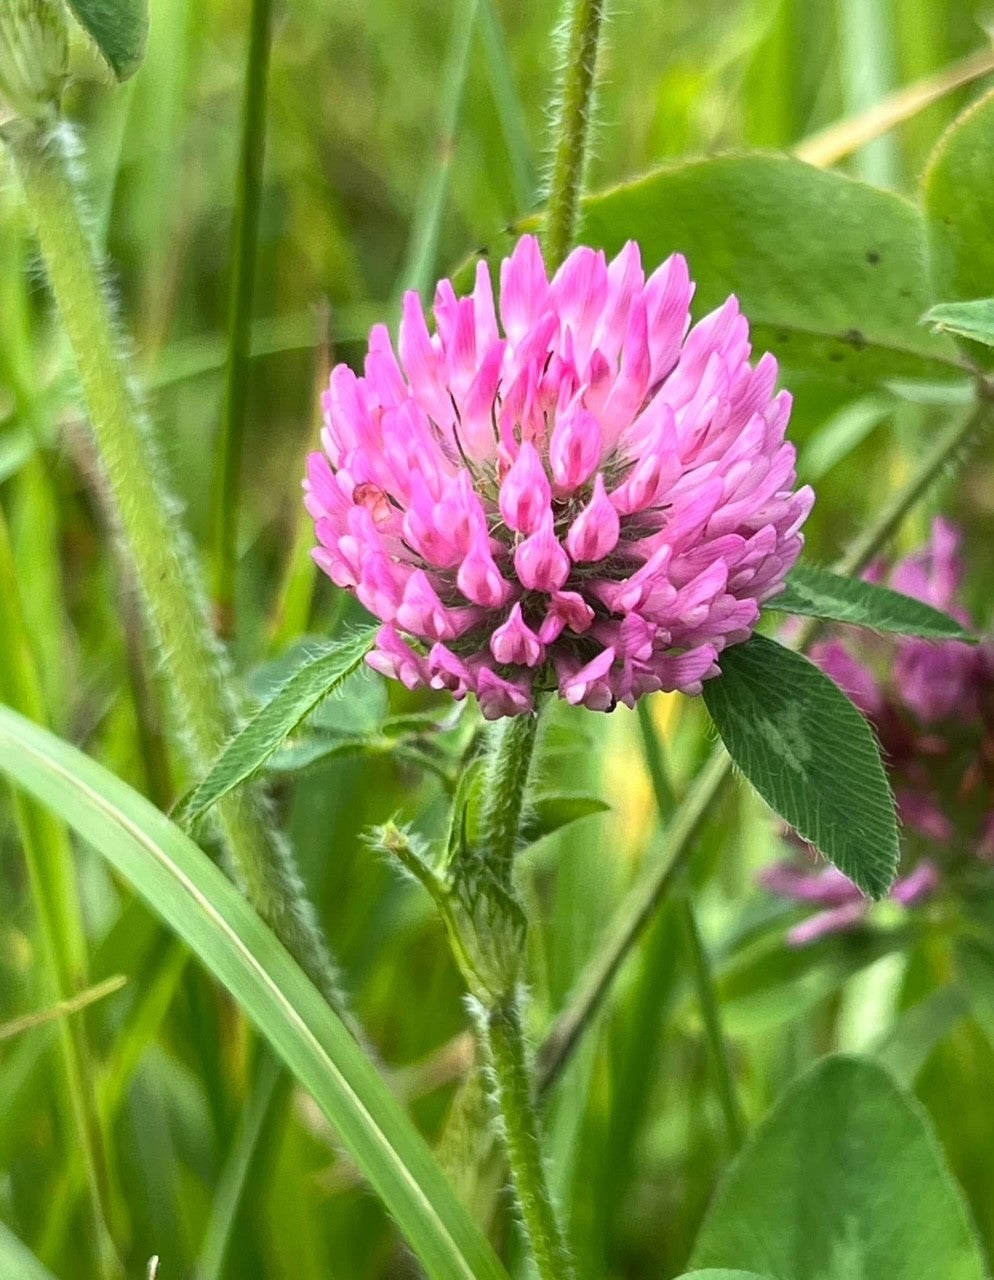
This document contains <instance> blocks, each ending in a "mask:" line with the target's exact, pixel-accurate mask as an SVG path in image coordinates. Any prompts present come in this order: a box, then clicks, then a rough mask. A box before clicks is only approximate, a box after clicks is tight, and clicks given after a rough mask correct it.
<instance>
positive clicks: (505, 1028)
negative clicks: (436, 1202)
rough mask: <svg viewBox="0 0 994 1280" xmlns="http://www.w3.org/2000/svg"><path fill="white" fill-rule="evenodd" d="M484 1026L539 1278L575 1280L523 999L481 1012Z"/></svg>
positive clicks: (516, 1189) (518, 1195)
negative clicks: (555, 1199)
mask: <svg viewBox="0 0 994 1280" xmlns="http://www.w3.org/2000/svg"><path fill="white" fill-rule="evenodd" d="M480 1027H481V1034H482V1037H483V1041H484V1048H485V1050H486V1054H487V1058H488V1061H489V1064H490V1069H491V1071H492V1073H493V1078H494V1082H495V1085H496V1094H497V1102H498V1105H499V1107H500V1113H501V1117H502V1119H503V1122H504V1142H505V1145H506V1148H507V1157H508V1164H509V1165H510V1168H511V1179H512V1182H513V1183H514V1192H515V1196H516V1198H517V1202H518V1208H519V1209H520V1211H521V1221H522V1223H523V1225H524V1229H525V1233H526V1235H527V1237H528V1243H529V1245H530V1247H531V1253H532V1257H533V1259H534V1261H535V1268H536V1271H537V1273H538V1276H539V1280H569V1278H570V1277H571V1276H572V1275H573V1274H574V1271H573V1265H572V1263H571V1261H570V1258H569V1254H568V1252H567V1250H566V1244H565V1241H564V1240H563V1236H562V1232H561V1231H560V1228H559V1223H558V1222H557V1220H556V1213H555V1209H554V1208H553V1204H552V1197H551V1195H550V1194H549V1187H548V1181H547V1179H546V1176H545V1167H544V1165H543V1162H542V1150H541V1141H540V1138H539V1132H540V1129H539V1117H538V1115H537V1114H536V1111H535V1107H534V1104H533V1102H532V1082H531V1076H530V1073H529V1071H528V1065H527V1060H526V1055H525V1043H524V1034H523V1032H522V1028H521V1010H520V1007H519V1003H518V997H517V995H516V994H513V993H512V994H510V995H508V996H507V997H505V998H504V999H503V1000H501V1001H498V1002H495V1003H494V1004H493V1005H492V1006H491V1007H490V1008H488V1009H484V1010H481V1013H480Z"/></svg>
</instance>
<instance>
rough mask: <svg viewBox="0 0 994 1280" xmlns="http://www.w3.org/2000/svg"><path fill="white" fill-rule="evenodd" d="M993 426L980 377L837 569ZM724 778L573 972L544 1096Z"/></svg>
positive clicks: (872, 542)
mask: <svg viewBox="0 0 994 1280" xmlns="http://www.w3.org/2000/svg"><path fill="white" fill-rule="evenodd" d="M992 426H994V386H992V385H991V383H990V382H989V381H981V382H979V383H978V386H977V404H976V406H975V408H974V410H973V412H972V413H971V414H970V415H969V416H968V417H967V418H965V419H964V420H963V421H962V422H956V423H954V424H953V425H952V426H951V427H949V428H948V429H947V430H946V431H945V432H944V433H943V434H942V435H941V436H940V437H939V438H938V440H937V441H936V443H935V445H934V446H933V447H932V449H930V450H929V452H928V453H927V454H926V456H925V457H924V458H923V459H922V461H921V463H920V464H919V465H918V467H917V468H916V469H915V471H914V472H913V474H912V475H911V476H910V477H909V479H908V482H907V484H905V485H903V486H902V487H901V488H900V489H899V490H898V491H897V492H896V493H895V494H894V496H893V498H891V500H890V501H889V502H888V503H887V504H886V505H885V506H884V508H883V510H882V511H881V512H880V514H879V515H878V516H877V518H876V519H875V520H874V521H873V522H872V523H871V524H869V525H868V526H867V527H866V529H865V530H864V531H863V533H862V534H860V536H859V537H858V538H857V539H856V540H855V542H854V543H853V544H852V546H851V547H850V548H849V550H848V551H847V552H846V554H845V555H844V556H842V557H841V558H840V560H839V562H838V564H837V565H836V570H837V572H839V573H843V574H850V575H851V574H857V573H859V572H860V571H861V570H863V569H865V568H866V566H867V564H869V562H870V561H871V560H872V559H873V557H874V556H876V555H877V554H879V552H880V551H881V550H883V548H884V547H885V546H886V545H887V543H888V541H889V540H890V538H891V537H892V536H893V534H894V533H895V532H896V530H897V529H898V528H899V527H900V524H901V522H902V520H903V519H904V518H905V516H906V515H907V514H908V512H909V511H911V510H912V509H913V508H914V507H915V505H916V504H917V503H918V502H919V501H921V499H922V497H924V495H925V494H926V493H927V492H928V490H929V489H930V488H931V486H932V485H933V484H934V483H935V481H936V480H937V479H938V477H939V476H940V475H941V474H942V473H943V471H945V470H946V468H947V467H949V466H951V465H952V464H953V463H954V462H955V461H956V460H958V459H961V458H962V457H963V456H964V455H966V454H967V453H968V452H969V450H970V449H971V448H972V447H973V446H974V445H975V444H976V443H977V442H978V441H979V440H980V439H981V438H982V437H983V435H984V434H985V433H986V432H987V431H989V430H990V429H991V428H992ZM822 625H823V624H822V623H820V622H819V621H818V620H817V619H814V618H811V619H806V620H805V626H804V629H803V632H802V636H801V640H800V643H799V645H798V647H799V648H806V647H807V645H809V644H810V643H811V642H812V641H813V640H814V639H815V637H816V636H817V634H818V632H819V630H820V628H821V626H822ZM731 776H732V764H731V760H730V759H729V758H728V756H727V755H726V754H725V753H724V752H723V751H718V752H716V753H715V754H714V755H713V756H712V757H711V759H710V760H709V761H708V764H707V766H706V767H705V769H704V770H703V772H702V773H700V774H698V776H697V778H696V780H695V781H694V783H693V785H692V786H691V788H690V790H689V791H688V793H687V795H686V796H685V798H684V800H683V801H682V803H681V804H680V805H679V806H678V807H677V809H676V811H675V812H674V813H673V816H672V818H671V821H670V824H669V828H668V830H667V832H666V857H665V858H663V859H661V860H658V861H657V860H654V861H653V865H652V866H651V867H649V868H648V869H647V870H646V872H645V874H644V875H643V876H641V877H640V878H639V879H638V880H637V881H636V882H635V884H634V885H633V886H632V888H631V889H630V890H629V892H628V895H627V896H626V898H625V899H624V901H623V902H622V904H621V906H620V907H619V908H618V910H617V911H616V912H615V914H614V917H613V919H612V920H611V921H610V922H609V924H608V925H607V928H606V930H605V935H604V936H605V940H604V943H603V945H602V946H601V947H600V948H599V950H598V951H597V952H595V954H594V955H593V956H592V958H591V959H590V961H589V963H588V964H587V966H586V967H585V969H584V970H583V972H582V973H581V974H580V977H579V978H578V980H577V982H576V985H575V987H574V989H573V994H572V996H571V998H570V1000H569V1002H568V1004H567V1005H566V1007H565V1009H563V1011H562V1013H560V1015H559V1016H558V1018H557V1019H556V1021H555V1023H554V1024H553V1026H552V1028H551V1030H550V1031H549V1033H548V1035H547V1036H546V1039H545V1042H544V1043H543V1045H542V1046H541V1049H540V1052H539V1058H538V1081H537V1084H538V1089H539V1092H540V1094H542V1095H545V1094H546V1093H547V1092H548V1090H549V1089H551V1087H552V1085H553V1084H555V1082H556V1080H558V1078H559V1076H560V1075H561V1073H562V1071H563V1069H564V1068H565V1066H566V1063H567V1062H568V1061H569V1059H570V1057H571V1056H572V1054H573V1051H574V1050H575V1049H576V1047H577V1045H578V1044H579V1043H580V1040H581V1039H582V1038H583V1035H584V1033H585V1032H586V1031H587V1029H588V1028H589V1027H590V1026H591V1025H592V1024H593V1021H594V1019H595V1018H596V1016H597V1013H598V1011H599V1010H600V1008H601V1006H602V1005H603V1003H604V1001H605V999H606V998H607V995H608V993H609V992H610V990H611V987H612V985H613V983H614V979H615V978H616V977H617V975H618V973H619V972H620V970H621V967H622V965H623V964H624V962H625V961H626V960H627V958H628V957H629V955H630V954H631V953H632V951H633V950H634V948H635V946H636V945H637V944H638V942H639V939H640V938H641V937H642V934H643V933H644V932H645V930H646V928H647V927H648V925H649V924H650V922H651V921H652V919H653V917H654V915H655V913H656V911H657V909H658V908H659V906H660V905H661V904H662V902H663V901H664V900H665V899H666V897H667V896H668V895H669V893H670V890H671V889H672V888H673V887H674V885H675V884H676V883H677V881H678V879H679V877H680V874H681V873H682V871H683V869H684V867H685V865H686V863H687V861H688V859H689V857H690V855H691V853H692V852H693V850H694V845H695V841H696V838H697V834H698V832H699V831H700V829H701V826H702V825H703V823H704V821H705V819H706V818H707V816H708V814H709V813H711V812H712V810H713V808H714V806H715V805H716V804H717V803H718V802H719V800H720V798H721V796H722V794H723V792H724V789H725V787H726V785H727V784H728V782H729V780H730V778H731Z"/></svg>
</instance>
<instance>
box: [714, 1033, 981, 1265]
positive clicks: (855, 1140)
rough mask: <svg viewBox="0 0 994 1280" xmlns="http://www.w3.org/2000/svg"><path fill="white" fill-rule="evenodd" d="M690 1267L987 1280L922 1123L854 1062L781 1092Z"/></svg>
mask: <svg viewBox="0 0 994 1280" xmlns="http://www.w3.org/2000/svg"><path fill="white" fill-rule="evenodd" d="M692 1262H693V1263H694V1264H695V1265H696V1266H702V1267H707V1266H713V1267H718V1266H721V1265H722V1264H725V1265H728V1266H735V1265H741V1266H747V1267H755V1268H757V1269H758V1270H759V1271H760V1272H761V1273H767V1274H769V1275H771V1276H776V1277H777V1280H987V1277H988V1271H987V1267H986V1264H985V1262H984V1260H983V1257H982V1254H981V1250H980V1246H979V1244H978V1242H977V1238H976V1235H975V1233H974V1229H973V1226H972V1224H971V1222H970V1219H969V1214H968V1211H967V1208H966V1204H965V1202H964V1200H963V1196H962V1194H961V1192H960V1191H959V1189H958V1188H957V1186H956V1184H955V1182H954V1181H953V1178H952V1175H951V1174H950V1172H949V1169H948V1167H947V1165H946V1161H945V1157H944V1155H943V1153H942V1149H941V1148H940V1146H939V1143H938V1141H937V1140H936V1138H935V1135H934V1134H933V1132H932V1129H931V1126H930V1123H929V1120H928V1117H927V1115H926V1113H925V1111H924V1110H923V1108H922V1107H921V1106H920V1104H919V1103H918V1102H917V1101H916V1100H915V1099H914V1098H913V1097H911V1096H910V1095H908V1094H905V1093H903V1092H902V1091H901V1090H900V1089H898V1087H897V1086H896V1085H895V1084H894V1082H893V1081H892V1080H891V1078H890V1077H889V1076H888V1075H887V1074H886V1073H885V1072H884V1071H882V1070H881V1069H880V1068H879V1067H878V1066H876V1065H875V1064H873V1063H872V1062H870V1061H868V1060H862V1059H857V1058H829V1059H827V1060H825V1061H823V1062H820V1063H819V1064H818V1065H817V1066H816V1067H814V1069H813V1070H811V1071H809V1072H808V1073H807V1074H806V1075H804V1076H803V1077H802V1078H801V1079H800V1080H798V1081H797V1082H796V1083H795V1084H794V1085H792V1086H791V1088H790V1089H788V1091H787V1093H786V1094H785V1095H784V1096H783V1098H781V1100H780V1102H779V1103H778V1104H777V1106H776V1107H775V1109H774V1111H773V1112H772V1114H771V1115H770V1116H768V1117H767V1119H766V1120H765V1121H764V1123H763V1124H762V1125H761V1126H760V1127H759V1129H758V1130H757V1131H756V1133H755V1135H754V1136H753V1138H752V1139H751V1141H750V1142H749V1144H748V1145H747V1146H746V1147H745V1149H744V1150H743V1151H742V1152H741V1153H740V1155H739V1156H738V1158H737V1159H736V1160H735V1162H734V1163H733V1164H732V1166H731V1168H730V1169H729V1171H728V1174H727V1175H726V1177H725V1179H724V1182H723V1183H722V1185H721V1186H720V1187H719V1189H718V1193H717V1196H716V1198H715V1200H714V1202H713V1203H712V1205H711V1208H710V1210H709V1212H708V1214H707V1217H706V1218H705V1220H704V1224H703V1226H702V1228H701V1232H700V1235H699V1237H698V1240H697V1243H696V1245H695V1247H694V1251H693V1257H692Z"/></svg>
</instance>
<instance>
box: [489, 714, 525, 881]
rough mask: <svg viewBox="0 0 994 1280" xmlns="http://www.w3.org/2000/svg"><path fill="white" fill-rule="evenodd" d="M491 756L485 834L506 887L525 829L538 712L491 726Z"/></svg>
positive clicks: (490, 851)
mask: <svg viewBox="0 0 994 1280" xmlns="http://www.w3.org/2000/svg"><path fill="white" fill-rule="evenodd" d="M490 732H491V743H490V757H489V761H488V768H487V776H486V782H485V787H484V794H485V797H486V798H485V801H484V809H483V817H482V821H481V824H480V825H481V838H482V841H483V845H484V848H485V849H486V851H487V856H488V858H490V859H491V860H492V861H491V866H492V867H493V869H494V870H495V871H496V873H497V875H498V877H499V878H500V880H501V882H502V884H503V885H504V887H505V888H506V889H510V887H511V870H512V866H513V862H514V853H515V849H516V847H517V843H518V832H519V831H520V829H521V815H522V812H523V810H524V803H525V793H526V789H527V786H528V775H529V772H530V770H531V762H532V755H533V753H534V750H535V738H536V735H537V733H538V716H537V715H524V716H509V717H506V718H505V719H503V720H500V721H498V723H497V724H496V725H495V726H494V727H493V728H492V729H491V731H490Z"/></svg>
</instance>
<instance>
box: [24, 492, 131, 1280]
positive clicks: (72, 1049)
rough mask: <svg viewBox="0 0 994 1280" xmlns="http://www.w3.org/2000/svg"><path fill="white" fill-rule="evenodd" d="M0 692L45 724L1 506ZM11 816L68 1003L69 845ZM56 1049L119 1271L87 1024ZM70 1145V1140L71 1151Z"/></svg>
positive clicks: (82, 964) (77, 926) (98, 1223)
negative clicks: (58, 1052) (111, 1229)
mask: <svg viewBox="0 0 994 1280" xmlns="http://www.w3.org/2000/svg"><path fill="white" fill-rule="evenodd" d="M0 693H2V696H3V698H4V700H5V701H6V702H7V703H8V704H9V705H10V706H11V707H13V708H14V709H15V710H16V711H20V712H22V713H23V714H24V715H26V716H29V717H30V718H31V719H32V720H34V721H35V722H36V723H38V724H45V723H46V722H47V716H46V713H45V706H44V702H43V698H42V692H41V683H40V681H39V679H38V671H37V668H36V666H35V663H34V660H33V656H32V653H31V647H30V639H29V636H28V629H27V626H26V623H25V619H24V613H23V609H22V606H21V595H20V589H19V586H18V579H17V568H16V565H15V563H14V557H13V552H12V550H11V546H10V538H9V534H8V531H7V522H6V520H5V518H4V515H3V512H2V511H0ZM14 818H15V822H16V824H17V828H18V833H19V835H20V838H21V845H22V848H23V849H24V856H25V861H26V863H27V868H28V879H29V882H30V885H31V896H32V898H33V900H34V907H35V912H36V914H37V918H38V927H39V932H40V934H41V952H42V955H43V956H44V959H45V967H46V968H47V970H48V972H49V974H50V982H51V988H52V991H53V993H54V995H55V997H56V999H57V1000H58V1001H59V1003H60V1004H63V1003H66V1004H68V1003H71V1002H72V1001H73V1000H74V999H75V998H76V997H78V996H79V995H80V993H81V992H82V991H84V990H85V989H86V987H87V974H86V971H87V954H86V935H85V932H84V928H83V918H82V913H81V910H80V903H79V898H78V893H77V887H76V877H75V869H74V859H73V851H72V846H71V844H70V842H69V836H68V833H67V831H66V828H65V826H64V825H63V824H62V823H61V822H60V821H59V820H58V819H57V818H56V817H54V816H53V815H52V814H51V813H49V812H48V810H47V809H43V808H41V807H40V806H39V805H37V804H36V803H35V802H34V801H33V800H29V799H28V798H27V797H26V796H24V795H22V794H21V793H20V792H18V791H15V792H14ZM59 1047H60V1051H61V1057H62V1068H63V1072H64V1074H65V1085H66V1095H67V1097H66V1101H67V1105H66V1111H67V1112H68V1115H69V1122H70V1125H71V1127H72V1128H73V1129H74V1130H75V1139H76V1142H77V1143H78V1144H79V1151H80V1155H81V1163H82V1165H83V1169H84V1173H85V1178H86V1184H85V1185H86V1188H87V1190H88V1192H89V1207H90V1216H91V1218H92V1223H93V1230H94V1243H95V1246H96V1253H97V1258H98V1260H99V1265H100V1271H101V1274H102V1275H104V1276H114V1275H117V1274H119V1272H120V1270H121V1263H120V1260H119V1259H118V1257H117V1253H116V1249H115V1246H114V1243H113V1237H112V1234H111V1231H110V1226H109V1223H110V1218H111V1215H110V1203H111V1200H110V1177H109V1172H108V1162H107V1141H106V1135H105V1133H104V1130H103V1125H102V1123H101V1117H100V1111H99V1108H98V1106H97V1088H96V1078H95V1075H94V1073H93V1070H92V1068H91V1061H90V1049H89V1045H88V1043H87V1037H86V1028H85V1023H84V1022H83V1020H82V1019H81V1018H78V1017H73V1018H68V1017H67V1018H63V1019H62V1020H61V1021H60V1022H59ZM71 1152H72V1144H71V1145H70V1153H71Z"/></svg>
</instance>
